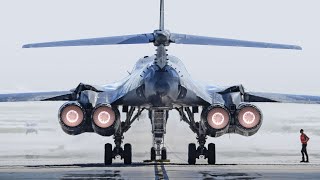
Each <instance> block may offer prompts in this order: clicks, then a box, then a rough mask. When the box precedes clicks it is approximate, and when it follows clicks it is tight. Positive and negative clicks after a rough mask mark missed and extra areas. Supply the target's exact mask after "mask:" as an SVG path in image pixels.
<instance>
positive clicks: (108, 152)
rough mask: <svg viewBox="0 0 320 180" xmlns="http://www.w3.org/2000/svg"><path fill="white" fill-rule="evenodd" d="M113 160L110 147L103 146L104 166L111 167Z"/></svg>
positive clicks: (107, 145)
mask: <svg viewBox="0 0 320 180" xmlns="http://www.w3.org/2000/svg"><path fill="white" fill-rule="evenodd" d="M112 158H113V152H112V145H111V144H109V143H107V144H105V146H104V164H105V165H111V164H112Z"/></svg>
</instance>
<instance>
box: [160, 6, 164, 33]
mask: <svg viewBox="0 0 320 180" xmlns="http://www.w3.org/2000/svg"><path fill="white" fill-rule="evenodd" d="M159 29H160V30H161V31H163V30H164V0H160V25H159Z"/></svg>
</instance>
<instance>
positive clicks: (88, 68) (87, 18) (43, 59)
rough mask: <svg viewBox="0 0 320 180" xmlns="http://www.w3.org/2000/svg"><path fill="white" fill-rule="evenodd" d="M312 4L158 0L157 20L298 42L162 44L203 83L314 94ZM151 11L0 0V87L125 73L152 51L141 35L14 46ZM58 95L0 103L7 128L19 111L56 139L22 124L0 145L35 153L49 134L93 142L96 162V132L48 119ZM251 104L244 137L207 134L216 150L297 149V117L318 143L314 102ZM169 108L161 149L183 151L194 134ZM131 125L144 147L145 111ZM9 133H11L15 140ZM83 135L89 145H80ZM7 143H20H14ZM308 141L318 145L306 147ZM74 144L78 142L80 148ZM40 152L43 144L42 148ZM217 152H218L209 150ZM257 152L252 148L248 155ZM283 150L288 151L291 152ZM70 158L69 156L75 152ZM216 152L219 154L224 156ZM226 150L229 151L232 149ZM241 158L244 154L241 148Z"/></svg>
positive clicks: (100, 2)
mask: <svg viewBox="0 0 320 180" xmlns="http://www.w3.org/2000/svg"><path fill="white" fill-rule="evenodd" d="M199 2H201V3H199ZM319 7H320V1H319V0H308V1H301V0H281V1H279V0H264V1H257V0H241V1H230V0H223V1H222V0H220V1H218V0H201V1H196V0H193V1H191V0H190V1H186V0H166V28H167V29H169V30H170V31H171V32H176V33H189V34H195V35H205V36H213V37H225V38H235V39H243V40H252V41H266V42H275V43H288V44H297V45H300V46H302V47H303V48H304V49H303V51H291V50H271V49H252V48H230V47H206V46H187V45H171V46H170V48H169V53H170V54H171V55H175V56H177V57H179V58H180V59H181V60H182V61H183V63H184V64H185V65H186V67H187V69H188V71H189V73H190V74H191V76H192V77H193V78H194V79H195V80H200V81H202V82H204V83H205V82H207V83H210V84H212V85H235V84H240V83H242V84H243V85H244V86H245V87H246V89H248V90H253V91H265V92H279V93H297V94H312V95H320V83H319V78H318V77H319V72H318V69H319V65H320V63H319V61H320V55H319V42H320V38H319V37H320V36H319V35H318V33H319V32H320V26H319V17H320V11H319ZM158 19H159V0H135V1H132V0H131V1H130V0H127V1H123V0H109V1H107V0H90V1H88V0H86V1H84V0H68V1H66V0H54V1H44V0H27V1H21V0H10V1H9V0H1V1H0V23H1V26H0V32H1V33H0V61H1V66H0V93H7V92H23V91H50V90H69V89H71V88H74V87H76V86H77V85H78V83H80V82H84V83H90V84H98V85H101V84H105V83H110V82H113V81H116V80H120V79H121V78H123V77H125V76H127V75H128V73H127V71H128V70H129V71H130V70H131V69H132V68H133V66H134V64H135V62H136V61H137V60H138V59H139V58H140V57H143V56H145V55H152V54H154V53H155V48H154V47H153V46H152V45H151V44H150V45H127V46H96V47H66V48H44V49H22V48H21V46H22V45H23V44H27V43H33V42H46V41H56V40H68V39H81V38H90V37H104V36H114V35H126V34H135V33H146V32H152V31H153V30H154V29H156V28H158V22H159V20H158ZM60 105H61V104H60V103H52V104H50V103H45V104H37V103H32V104H30V103H25V104H19V103H14V104H9V103H8V104H2V105H0V106H1V108H0V111H2V112H0V124H1V123H5V125H6V123H12V124H13V125H12V128H16V125H15V124H14V123H15V122H16V123H17V124H19V123H20V125H21V126H22V127H24V125H25V124H24V123H23V122H24V120H25V119H26V118H28V117H29V118H32V119H35V120H39V124H40V125H42V124H41V123H44V124H45V125H48V127H50V128H52V129H56V131H57V134H60V135H59V136H52V135H51V136H52V137H55V138H53V139H52V141H53V140H54V141H59V142H57V143H56V144H54V143H52V141H50V142H49V141H47V137H48V135H47V134H41V133H40V134H39V136H38V138H39V139H41V138H43V139H41V140H37V141H33V140H32V137H31V138H29V139H27V140H26V139H25V135H24V134H22V135H21V134H20V135H19V134H18V135H15V136H14V137H13V136H12V134H9V135H6V134H4V135H1V137H0V142H1V143H0V144H1V145H3V148H0V149H2V150H4V151H9V152H10V151H11V149H12V153H16V152H18V154H23V153H25V151H26V148H25V147H30V148H29V149H31V150H33V151H34V154H39V153H38V149H37V148H36V147H35V146H34V144H37V145H39V146H40V150H41V148H42V149H44V148H43V147H42V146H43V144H42V143H43V142H47V143H48V142H49V143H50V144H52V146H55V145H61V144H62V145H65V147H66V149H68V148H77V147H88V148H92V149H94V151H93V152H94V153H92V154H93V155H94V154H95V153H96V152H100V154H98V155H99V156H97V157H96V159H97V162H100V160H101V158H102V157H103V154H102V151H100V150H97V148H96V147H100V146H101V144H102V143H104V142H105V138H103V137H100V136H98V135H96V134H85V135H84V136H68V135H66V134H64V133H62V130H61V129H60V128H59V124H58V123H57V120H56V118H57V116H56V112H57V110H58V108H59V107H60ZM19 107H20V108H19ZM25 107H28V108H25ZM259 107H260V108H261V109H262V110H263V112H264V117H265V121H264V124H263V126H262V128H261V130H260V132H259V133H258V134H257V135H255V136H252V137H250V138H246V137H242V136H238V135H232V136H230V135H225V136H223V137H221V138H217V139H214V138H210V139H208V140H209V141H211V142H216V143H217V144H219V149H220V150H218V153H221V152H222V150H229V151H232V150H233V148H234V149H237V150H239V149H241V147H242V150H243V151H244V152H247V151H248V148H251V149H253V151H257V149H258V150H259V149H273V148H274V149H276V150H279V148H280V149H281V148H288V149H291V150H293V149H294V150H297V158H299V156H300V152H299V148H300V143H299V139H298V138H299V134H298V131H299V129H300V128H301V127H303V128H305V129H306V132H307V133H308V135H309V133H313V134H314V136H312V140H311V142H310V143H311V144H310V145H311V146H310V148H311V149H310V150H311V152H313V153H314V154H316V152H319V149H320V147H319V143H318V142H319V138H320V136H319V130H318V128H317V127H319V123H317V122H319V121H318V118H319V117H320V114H319V112H320V106H317V105H287V104H277V105H275V104H259ZM20 110H21V111H20ZM18 112H19V113H18ZM20 112H21V113H20ZM10 113H11V114H10ZM28 113H30V115H28ZM38 116H39V117H38ZM170 117H171V119H170V121H169V124H168V134H167V137H169V138H167V139H168V144H169V145H170V148H172V149H173V150H172V149H170V152H171V151H178V152H184V153H185V152H186V147H187V144H188V143H190V142H194V141H195V135H194V134H193V133H191V131H190V130H189V129H188V127H187V125H186V124H183V123H179V118H176V117H177V114H175V116H170ZM172 117H173V118H172ZM19 118H20V119H19ZM8 120H21V121H14V122H11V121H8ZM40 122H41V123H40ZM40 125H39V126H40ZM146 125H148V126H146ZM134 126H135V127H136V128H132V131H130V132H129V133H128V134H126V136H127V137H129V139H126V142H133V143H134V144H135V145H134V146H135V147H140V146H138V145H137V144H139V145H140V144H144V146H142V145H141V149H143V150H145V149H149V147H150V143H151V135H150V129H145V128H137V127H142V126H143V127H149V126H150V123H149V121H148V120H147V119H146V121H139V122H137V123H136V124H134ZM17 127H18V126H17ZM140 131H141V132H142V134H143V135H141V136H138V137H139V138H140V139H139V138H138V139H136V136H135V135H136V134H137V132H140ZM177 132H179V133H177ZM145 133H148V135H149V138H147V140H148V141H149V142H148V143H145V139H146V137H148V136H146V134H145ZM270 133H271V134H270ZM289 133H290V134H289ZM279 134H280V135H279ZM311 135H312V134H311ZM9 137H10V138H9ZM21 137H23V138H21ZM91 137H94V138H91ZM98 137H99V138H98ZM170 137H175V138H170ZM230 137H232V138H230ZM83 138H84V140H83ZM130 138H131V139H130ZM12 139H15V141H12ZM30 139H31V140H30ZM107 139H108V138H107ZM275 139H276V141H275ZM9 140H10V141H9ZM86 140H87V141H86ZM17 141H18V142H19V143H16V142H17ZM20 141H21V143H20ZM60 141H61V142H60ZM88 141H90V143H92V146H88V145H87V142H88ZM93 141H94V142H93ZM109 141H110V142H111V141H112V138H109ZM30 142H37V143H33V144H32V143H30ZM69 142H70V143H69ZM71 142H72V143H71ZM77 143H78V144H77ZM79 143H83V145H79ZM177 143H180V144H179V146H175V145H176V144H177ZM17 144H20V145H21V144H22V145H23V144H27V145H26V146H25V147H23V148H16V147H17ZM29 144H32V146H29ZM249 144H250V146H249ZM144 147H146V148H144ZM49 148H51V147H49ZM312 148H314V149H318V151H312V150H313V149H312ZM77 149H78V150H79V151H83V150H82V149H81V148H77ZM221 149H222V150H221ZM31 150H30V151H31ZM20 151H21V152H20ZM33 151H31V152H33ZM26 152H28V153H29V151H26ZM48 152H51V151H45V153H48ZM67 152H68V151H67ZM71 152H73V151H71ZM84 152H86V151H84ZM90 152H91V151H90ZM142 152H143V151H142ZM261 152H265V151H264V150H261ZM288 152H290V153H293V151H288ZM277 153H278V152H277ZM2 154H5V153H2ZM31 154H33V153H31ZM62 154H64V151H62ZM144 154H145V153H144ZM231 154H232V153H231ZM318 154H319V153H318ZM220 155H221V154H218V156H219V157H220ZM229 155H230V153H229V154H226V155H225V156H223V154H222V157H229ZM264 156H265V155H263V154H262V155H261V156H257V157H258V158H261V157H264ZM19 157H24V156H19ZM62 157H64V156H62ZM81 157H86V156H83V155H82V156H81ZM171 157H172V156H171ZM183 157H184V158H185V157H186V156H183ZM276 157H278V156H276ZM290 157H291V159H296V157H294V156H290ZM0 158H1V157H0ZM284 158H288V156H286V157H284ZM88 159H89V160H92V158H91V159H90V158H88ZM275 159H277V158H275ZM279 159H281V158H279ZM279 159H277V160H279ZM318 159H319V158H318ZM74 160H75V161H76V162H78V161H77V158H74ZM221 160H222V162H224V160H227V161H226V162H229V161H228V158H221ZM229 160H230V162H234V161H235V160H234V158H231V159H229ZM281 160H283V159H281ZM10 161H11V159H10ZM63 161H64V159H63ZM63 161H62V162H63ZM219 161H220V160H219ZM245 161H246V162H247V158H245ZM1 162H3V161H2V160H1ZM290 162H295V161H294V160H292V161H290ZM313 162H316V161H313ZM317 162H320V161H319V160H317Z"/></svg>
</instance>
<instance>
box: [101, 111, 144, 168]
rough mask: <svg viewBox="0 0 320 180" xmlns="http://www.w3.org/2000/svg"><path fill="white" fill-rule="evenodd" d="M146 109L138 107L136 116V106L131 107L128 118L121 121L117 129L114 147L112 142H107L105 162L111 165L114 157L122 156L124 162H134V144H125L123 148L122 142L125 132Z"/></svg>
mask: <svg viewBox="0 0 320 180" xmlns="http://www.w3.org/2000/svg"><path fill="white" fill-rule="evenodd" d="M143 110H144V109H138V112H137V113H136V115H135V116H133V113H134V111H135V108H134V107H131V108H130V110H129V111H128V112H127V118H126V120H125V121H124V122H121V125H120V127H119V128H118V129H116V133H115V134H114V144H115V147H114V149H112V145H111V144H110V143H107V144H105V148H104V164H105V165H111V164H112V159H115V158H116V157H118V156H120V157H121V159H123V160H124V164H131V163H132V146H131V144H125V145H124V147H123V148H122V146H121V144H122V142H123V134H124V133H125V132H127V131H128V130H129V129H130V127H131V124H132V123H133V122H134V121H135V120H136V119H138V117H139V116H140V115H141V113H142V111H143Z"/></svg>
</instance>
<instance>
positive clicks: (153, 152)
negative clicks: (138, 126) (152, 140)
mask: <svg viewBox="0 0 320 180" xmlns="http://www.w3.org/2000/svg"><path fill="white" fill-rule="evenodd" d="M150 155H151V158H150V159H151V161H155V160H156V149H155V148H154V147H152V148H151V153H150Z"/></svg>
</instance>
